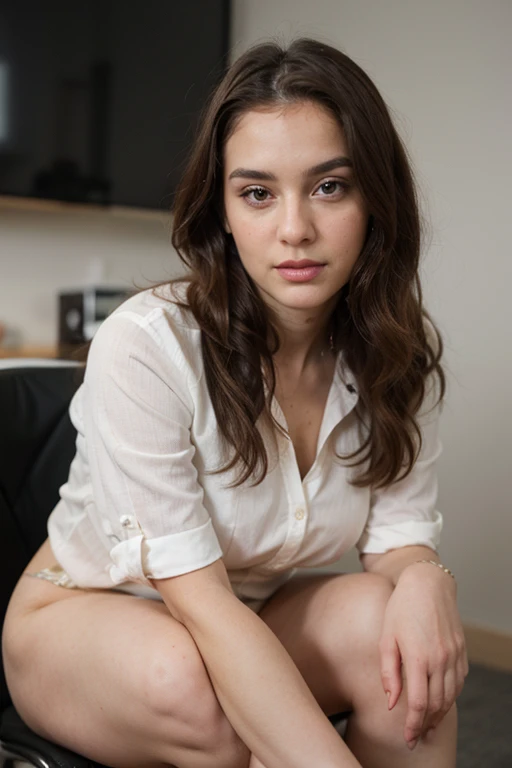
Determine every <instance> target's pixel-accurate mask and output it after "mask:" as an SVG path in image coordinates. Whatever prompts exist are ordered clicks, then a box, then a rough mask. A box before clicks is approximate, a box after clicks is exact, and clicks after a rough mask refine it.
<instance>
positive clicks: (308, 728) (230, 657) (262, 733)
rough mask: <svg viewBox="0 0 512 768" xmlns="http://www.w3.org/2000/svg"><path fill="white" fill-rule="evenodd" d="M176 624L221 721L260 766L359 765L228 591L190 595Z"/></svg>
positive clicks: (285, 659) (282, 655) (272, 642)
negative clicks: (196, 657) (203, 671)
mask: <svg viewBox="0 0 512 768" xmlns="http://www.w3.org/2000/svg"><path fill="white" fill-rule="evenodd" d="M212 606H214V609H212ZM181 618H182V620H183V623H184V625H185V626H186V627H187V629H188V630H189V632H190V633H191V635H192V637H193V638H194V641H195V643H196V645H197V647H198V649H199V652H200V654H201V656H202V658H203V661H204V663H205V665H206V668H207V670H208V673H209V676H210V679H211V681H212V684H213V687H214V689H215V692H216V695H217V698H218V699H219V702H220V704H221V706H222V708H223V710H224V712H225V714H226V716H227V718H228V719H229V721H230V722H231V724H232V726H233V728H234V729H235V730H236V732H237V733H238V735H239V736H240V738H241V739H242V741H243V742H244V743H245V744H246V745H247V747H248V748H249V750H250V751H251V752H252V753H253V754H254V755H255V758H257V760H260V761H261V763H262V764H263V765H264V766H265V768H311V766H312V765H314V766H319V768H356V766H359V765H360V764H359V763H358V762H357V760H356V759H355V757H354V756H353V755H352V754H351V752H350V751H349V749H348V748H347V747H346V745H345V744H344V742H343V741H342V739H340V737H339V735H338V734H337V732H336V731H335V730H334V728H333V727H332V725H331V724H330V722H329V721H328V719H327V718H326V717H325V715H324V714H323V712H322V710H321V709H320V707H319V705H318V704H317V702H316V700H315V699H314V697H313V695H312V693H311V691H310V690H309V688H308V687H307V685H306V683H305V682H304V679H303V678H302V676H301V675H300V673H299V671H298V669H297V667H296V666H295V664H294V663H293V662H292V660H291V658H290V656H289V655H288V653H287V652H286V651H285V649H284V648H283V646H282V645H281V643H280V642H279V640H278V639H277V638H276V636H275V635H274V633H273V632H272V631H271V630H270V629H269V628H268V627H267V626H266V624H265V623H264V622H263V621H262V620H261V619H260V618H259V617H258V616H257V615H256V614H254V613H253V612H252V611H251V610H250V609H249V608H247V606H245V605H243V603H241V602H240V601H239V600H238V599H237V598H236V597H235V596H234V595H233V594H232V593H230V592H229V591H228V590H226V589H224V588H223V587H221V586H216V587H212V588H211V589H209V590H208V591H206V592H204V593H203V594H202V595H199V594H197V593H196V594H195V595H194V600H193V602H192V604H190V605H189V606H187V610H186V612H185V614H184V615H183V616H182V617H181ZM253 762H255V761H253ZM255 764H257V762H255Z"/></svg>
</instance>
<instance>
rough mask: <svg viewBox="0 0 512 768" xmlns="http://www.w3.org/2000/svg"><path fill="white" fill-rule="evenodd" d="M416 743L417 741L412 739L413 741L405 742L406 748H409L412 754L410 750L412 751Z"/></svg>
mask: <svg viewBox="0 0 512 768" xmlns="http://www.w3.org/2000/svg"><path fill="white" fill-rule="evenodd" d="M417 743H418V739H414V740H413V741H408V742H407V746H408V747H409V749H410V750H411V752H412V750H413V749H414V747H415V746H416V744H417Z"/></svg>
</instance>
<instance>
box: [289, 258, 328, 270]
mask: <svg viewBox="0 0 512 768" xmlns="http://www.w3.org/2000/svg"><path fill="white" fill-rule="evenodd" d="M323 266H325V265H324V264H322V263H321V262H319V261H311V259H301V260H300V261H293V260H291V259H290V260H289V261H282V262H281V264H278V265H277V269H303V268H304V267H323Z"/></svg>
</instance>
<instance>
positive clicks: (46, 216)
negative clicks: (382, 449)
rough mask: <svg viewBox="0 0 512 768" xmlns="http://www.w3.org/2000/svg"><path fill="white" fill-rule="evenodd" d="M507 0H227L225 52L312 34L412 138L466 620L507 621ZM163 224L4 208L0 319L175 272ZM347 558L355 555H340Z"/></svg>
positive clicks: (511, 518)
mask: <svg viewBox="0 0 512 768" xmlns="http://www.w3.org/2000/svg"><path fill="white" fill-rule="evenodd" d="M511 28H512V3H510V2H509V0H479V1H477V0H430V2H428V3H426V2H423V0H386V2H385V3H384V2H382V1H381V0H316V2H314V3H313V2H310V0H258V2H254V0H234V18H233V42H234V54H238V53H240V52H241V51H242V50H243V49H244V48H245V47H247V45H248V44H250V43H252V42H255V41H256V40H258V39H260V38H263V37H265V38H266V37H268V36H270V35H275V34H276V32H277V34H279V35H280V36H281V37H282V38H284V39H289V38H290V37H291V36H296V35H300V34H306V35H310V36H315V37H321V38H323V39H324V40H326V41H328V42H331V43H333V44H335V45H337V46H339V47H342V48H343V49H344V50H345V51H346V52H347V53H348V54H349V55H351V56H353V57H354V58H355V59H356V60H357V61H358V62H359V63H360V64H361V65H362V66H363V67H364V68H365V69H366V70H367V71H368V72H369V73H370V74H371V75H372V77H373V78H374V79H375V81H376V82H377V84H378V85H379V87H380V88H381V90H382V92H383V94H384V96H385V98H386V99H387V101H388V103H390V104H391V105H392V106H393V108H394V110H395V112H396V115H397V119H398V123H399V126H400V127H401V130H402V133H403V134H404V136H405V137H406V139H407V141H408V145H409V147H410V149H411V151H412V154H413V157H414V160H415V164H416V168H417V172H418V177H419V181H420V183H421V187H422V190H423V193H424V195H425V198H426V200H428V206H429V208H430V214H431V218H432V221H433V232H434V236H433V243H432V246H431V248H430V250H429V253H428V256H427V258H426V261H425V267H424V271H425V289H426V298H427V305H428V306H429V308H430V309H431V311H432V313H433V315H434V317H435V319H436V320H437V322H438V324H439V326H440V327H441V330H442V331H443V332H444V335H445V339H446V363H447V365H448V369H449V376H450V381H449V385H450V391H449V396H448V401H447V407H446V409H445V413H444V418H443V423H442V436H443V441H444V445H445V451H444V454H443V456H442V459H441V463H440V485H441V494H440V506H441V508H442V510H443V512H444V515H445V520H446V522H445V531H444V538H443V545H442V550H441V555H442V557H443V559H444V560H445V561H446V563H447V564H448V565H449V566H450V567H451V568H452V569H453V570H454V571H455V572H456V574H457V576H458V582H459V595H460V606H461V612H462V615H463V618H464V619H465V620H466V621H467V622H469V623H474V624H481V625H483V626H489V627H494V628H496V629H501V630H504V631H512V600H511V598H510V592H511V590H512V557H511V556H510V549H511V546H512V509H511V503H510V492H509V478H511V477H512V459H511V456H512V451H511V439H510V435H511V434H512V423H511V422H512V408H511V406H510V402H509V397H508V394H509V391H510V388H511V387H510V385H511V382H512V377H511V355H510V348H511V335H510V332H509V328H510V327H511V325H512V322H511V321H512V317H511V303H510V301H509V292H510V285H511V284H512V279H511V278H512V274H511V273H512V266H511V265H512V254H511V252H510V251H511V247H510V235H509V228H510V224H509V210H508V209H509V206H510V202H511V200H510V198H511V196H510V183H509V179H511V178H512V154H511V150H510V143H509V142H510V138H509V134H510V125H511V117H512V107H511V95H510V94H511V89H510V71H511V64H512V61H511V46H510V43H509V36H510V30H511ZM168 228H169V221H168V220H167V219H166V217H165V216H162V217H161V218H159V217H156V218H154V219H149V218H135V217H130V218H126V217H122V216H116V215H110V216H106V215H101V214H95V213H92V212H88V213H87V212H75V213H66V214H58V213H53V214H50V213H34V212H27V211H18V212H11V211H6V210H2V209H1V207H0V322H1V321H2V319H3V320H4V321H8V322H10V323H12V324H14V325H17V326H18V327H19V328H20V329H21V331H22V332H23V333H24V336H25V339H26V341H27V342H31V343H36V342H38V343H51V342H52V341H54V340H55V337H56V327H57V318H56V300H55V295H56V292H57V290H58V289H60V288H74V287H78V286H80V285H84V284H86V283H89V282H94V281H96V280H99V279H101V280H105V281H107V282H120V283H121V284H131V281H132V280H135V282H137V283H138V284H143V283H144V279H147V280H149V281H152V280H159V279H165V278H166V276H167V275H169V274H175V273H176V272H177V270H178V269H179V267H178V265H177V260H176V256H175V254H173V252H172V249H171V246H170V244H169V233H168ZM347 562H348V566H349V567H352V566H353V565H354V558H349V559H348V561H347V560H345V561H344V562H343V563H342V566H343V567H345V566H346V563H347Z"/></svg>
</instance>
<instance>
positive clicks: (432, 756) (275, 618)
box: [254, 573, 457, 768]
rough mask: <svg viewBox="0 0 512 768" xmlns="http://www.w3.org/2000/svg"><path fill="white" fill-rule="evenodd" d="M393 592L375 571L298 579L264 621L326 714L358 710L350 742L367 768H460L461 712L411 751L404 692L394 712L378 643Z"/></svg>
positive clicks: (282, 591) (351, 722)
mask: <svg viewBox="0 0 512 768" xmlns="http://www.w3.org/2000/svg"><path fill="white" fill-rule="evenodd" d="M391 593H392V587H391V585H390V584H389V582H388V581H387V580H385V579H384V578H382V577H380V576H377V575H374V574H369V573H361V574H348V575H328V576H324V575H322V576H318V575H316V576H315V575H299V576H298V577H296V578H295V579H293V580H292V581H291V582H289V583H288V584H285V585H284V586H283V587H282V588H281V589H280V590H278V592H277V593H276V594H275V595H274V596H273V597H272V598H271V600H269V602H268V603H267V604H266V605H265V606H264V607H263V609H262V610H261V612H260V616H261V618H262V619H263V620H264V621H265V622H266V623H267V624H268V626H269V627H270V628H271V629H272V630H273V632H274V633H275V634H276V635H277V637H278V638H279V639H280V641H281V642H282V644H283V645H284V647H285V648H286V649H287V651H288V652H289V654H290V656H291V658H292V659H293V660H294V662H295V664H296V665H297V667H298V669H299V670H300V672H301V674H302V676H303V677H304V679H305V680H306V682H307V684H308V686H309V687H310V689H311V691H312V693H313V694H314V696H315V698H316V699H317V701H318V703H319V704H320V706H321V707H322V709H323V710H324V712H325V713H326V714H327V715H330V714H334V713H336V712H341V711H344V710H351V711H352V713H353V714H352V715H351V717H350V720H349V724H348V728H347V733H346V742H347V745H348V746H349V747H350V749H351V750H352V752H353V753H354V755H355V756H356V757H357V758H358V760H359V761H360V762H361V763H362V765H364V766H365V768H413V767H414V768H431V766H433V765H435V766H436V768H454V766H455V749H456V730H457V716H456V711H455V707H453V709H452V711H450V712H449V713H448V715H446V717H445V718H444V720H443V721H442V722H441V724H440V725H439V726H438V727H437V728H436V730H435V731H432V732H431V733H430V734H429V735H428V736H427V737H426V738H424V739H423V740H421V741H420V742H419V743H418V745H417V747H416V749H415V750H414V751H412V752H411V751H410V750H409V749H408V747H407V745H406V744H405V741H404V738H403V729H404V724H405V713H406V690H404V692H403V693H402V695H401V697H400V700H399V702H398V704H397V705H396V707H395V708H394V709H393V711H392V712H389V711H388V708H387V699H386V696H385V694H384V690H383V687H382V683H381V679H380V654H379V649H378V641H379V638H380V633H381V629H382V623H383V618H384V611H385V608H386V605H387V601H388V600H389V597H390V595H391ZM404 688H405V686H404ZM254 768H256V766H255V767H254Z"/></svg>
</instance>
